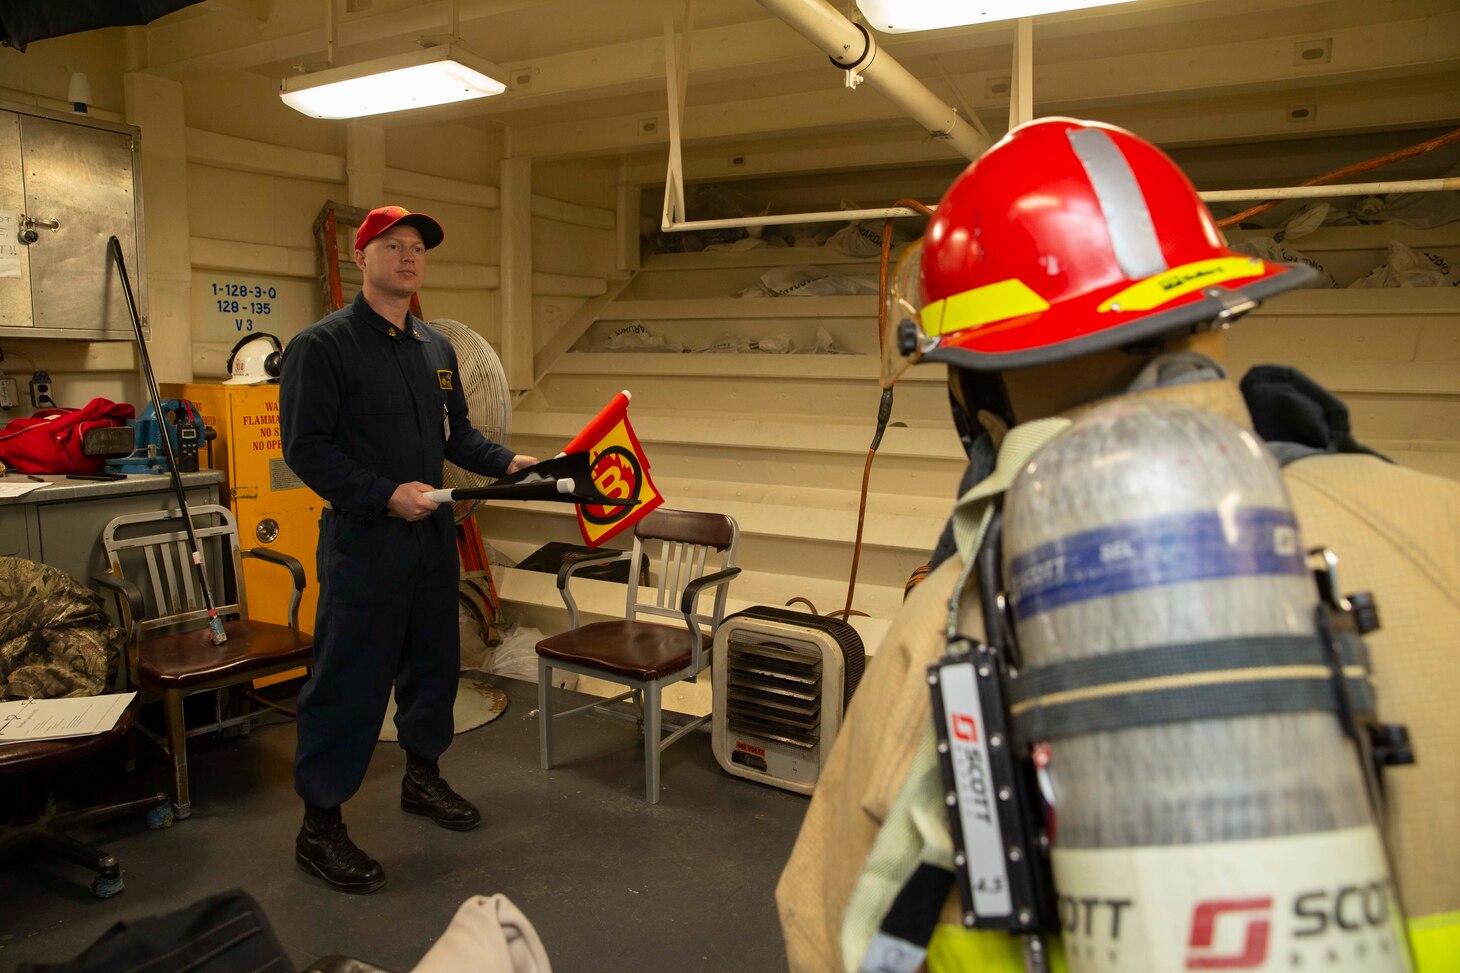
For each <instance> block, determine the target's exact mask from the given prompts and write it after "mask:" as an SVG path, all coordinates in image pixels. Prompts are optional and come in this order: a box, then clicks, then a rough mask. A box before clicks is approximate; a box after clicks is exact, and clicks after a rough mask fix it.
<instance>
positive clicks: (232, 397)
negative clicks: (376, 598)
mask: <svg viewBox="0 0 1460 973" xmlns="http://www.w3.org/2000/svg"><path fill="white" fill-rule="evenodd" d="M162 394H163V395H164V396H166V397H168V398H179V399H188V400H189V401H191V402H192V403H193V404H194V405H195V406H197V407H198V409H199V410H201V412H202V413H203V422H204V424H206V425H207V426H208V427H209V428H211V429H214V430H216V432H217V438H216V439H215V440H214V441H213V459H212V463H213V466H215V467H217V468H218V469H220V470H222V471H223V483H222V484H221V485H220V487H219V495H220V496H221V497H223V498H224V500H225V502H226V503H227V504H228V505H229V506H230V507H231V508H232V509H233V515H234V516H235V517H237V518H238V536H239V542H240V543H241V544H242V545H243V547H244V548H245V549H252V548H256V547H267V548H270V549H271V550H275V551H282V552H283V553H285V554H291V555H293V556H294V557H296V558H298V559H299V563H300V564H302V565H304V576H305V578H306V579H307V581H308V584H307V585H306V586H305V589H304V599H303V601H301V602H300V604H299V628H300V631H303V632H310V633H313V631H314V611H315V606H316V605H317V604H318V602H319V578H318V576H317V573H316V571H315V558H314V552H315V545H316V543H317V542H318V540H319V516H320V509H321V507H322V506H323V503H324V502H323V501H322V500H320V498H319V497H318V496H317V495H316V494H315V493H314V491H313V490H311V489H309V487H307V486H305V485H304V483H303V481H301V480H300V479H299V477H297V476H295V475H294V472H293V471H292V470H290V469H289V467H287V466H285V465H284V448H283V443H282V440H281V438H280V435H279V386H278V385H273V384H269V385H223V384H216V385H204V384H200V383H195V384H188V385H168V386H164V387H163V389H162ZM202 460H203V462H207V461H208V460H207V452H206V450H205V451H203V455H202ZM243 573H244V583H245V584H246V585H247V586H248V613H249V615H250V616H251V617H253V618H256V619H259V620H261V621H267V622H279V623H284V622H287V621H288V620H289V599H290V596H291V595H292V593H293V583H292V581H291V580H290V579H289V576H288V575H287V573H286V572H283V571H280V570H279V568H278V567H277V566H276V565H272V564H264V563H261V562H259V561H255V560H253V559H252V558H249V559H247V560H245V561H244V562H243ZM300 671H301V672H302V671H303V670H300ZM289 675H293V674H289ZM284 678H288V676H285V677H284ZM275 681H277V679H276V680H275Z"/></svg>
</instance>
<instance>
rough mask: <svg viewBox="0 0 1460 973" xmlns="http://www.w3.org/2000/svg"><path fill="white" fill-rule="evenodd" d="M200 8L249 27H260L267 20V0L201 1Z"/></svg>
mask: <svg viewBox="0 0 1460 973" xmlns="http://www.w3.org/2000/svg"><path fill="white" fill-rule="evenodd" d="M202 7H203V9H204V10H210V11H213V12H214V13H220V14H226V15H227V16H230V17H233V18H235V19H237V20H240V21H242V22H243V23H245V24H247V25H248V26H250V27H262V26H264V24H265V23H267V22H268V19H269V11H268V0H203V3H202Z"/></svg>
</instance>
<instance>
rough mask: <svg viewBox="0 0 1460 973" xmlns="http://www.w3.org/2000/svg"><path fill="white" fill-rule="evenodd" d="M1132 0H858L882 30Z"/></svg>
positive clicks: (976, 21)
mask: <svg viewBox="0 0 1460 973" xmlns="http://www.w3.org/2000/svg"><path fill="white" fill-rule="evenodd" d="M1130 2H1131V0H857V6H858V7H860V8H861V10H862V16H863V17H866V18H867V23H869V24H871V25H872V26H873V27H875V28H877V29H878V30H879V31H881V32H883V33H884V34H903V33H908V32H910V31H915V30H937V29H939V28H941V27H964V26H967V25H968V24H986V23H991V22H993V21H995V20H1014V19H1017V18H1019V17H1038V16H1039V15H1040V14H1052V13H1059V12H1060V11H1063V10H1084V9H1086V8H1087V7H1107V6H1110V5H1112V4H1117V3H1130Z"/></svg>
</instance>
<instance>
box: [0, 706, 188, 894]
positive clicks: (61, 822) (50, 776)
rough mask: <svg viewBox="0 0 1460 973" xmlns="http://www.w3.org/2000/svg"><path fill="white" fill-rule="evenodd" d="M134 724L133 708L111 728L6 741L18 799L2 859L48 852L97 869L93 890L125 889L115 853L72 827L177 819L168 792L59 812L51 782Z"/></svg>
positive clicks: (4, 759)
mask: <svg viewBox="0 0 1460 973" xmlns="http://www.w3.org/2000/svg"><path fill="white" fill-rule="evenodd" d="M131 728H132V710H131V709H128V710H126V711H124V712H123V713H122V717H121V719H119V720H118V721H117V725H116V726H114V727H112V728H111V729H110V730H108V731H107V732H105V733H97V734H93V735H92V736H85V737H72V738H70V739H65V740H24V741H21V742H18V743H7V744H5V745H4V746H0V777H5V778H8V779H10V780H11V783H8V784H7V785H6V788H5V789H6V791H7V792H9V794H10V795H11V796H12V798H13V806H12V810H11V815H10V823H4V824H0V863H4V862H8V861H11V860H14V859H17V858H20V857H21V856H23V855H27V854H45V855H50V856H53V857H57V858H61V859H63V860H65V861H68V862H71V863H73V864H76V865H80V866H82V867H83V868H89V869H91V870H92V871H94V872H96V879H95V881H93V882H92V884H91V891H92V892H93V893H95V894H96V895H97V896H98V897H99V898H103V899H105V898H109V897H111V896H113V895H116V894H117V893H118V892H120V891H122V887H123V883H122V866H121V863H120V862H118V861H117V859H116V858H115V857H113V856H112V855H110V854H108V853H107V852H105V851H103V850H102V849H100V848H96V847H94V846H92V845H88V844H86V843H85V842H82V841H80V840H78V839H76V838H73V837H71V836H70V835H69V834H68V833H67V832H69V831H72V830H74V829H76V828H80V827H83V826H85V825H95V824H102V823H105V822H107V821H116V820H119V819H121V818H125V817H129V816H133V815H135V816H136V817H138V818H141V817H142V816H143V815H144V814H145V815H146V818H147V824H148V826H149V827H156V828H161V827H166V826H167V825H169V824H171V823H172V814H171V810H172V809H171V808H170V807H168V806H167V805H168V797H167V795H166V794H163V793H161V792H158V793H155V794H152V795H149V796H148V797H143V798H140V799H138V800H133V801H123V802H121V803H119V804H102V805H98V806H95V807H87V808H82V809H80V810H75V811H62V812H59V813H58V812H57V811H56V810H55V808H54V807H53V806H51V805H50V802H49V801H48V798H49V796H50V789H51V785H52V784H53V783H54V781H55V780H56V778H57V776H58V775H59V774H61V773H63V772H64V771H65V770H66V769H67V767H68V766H71V765H74V764H75V763H76V762H77V761H79V760H81V759H82V758H83V757H86V756H88V755H89V754H92V753H95V752H96V751H98V750H101V749H102V748H103V747H106V746H107V745H108V744H111V743H113V742H115V741H117V740H119V739H121V738H122V737H124V736H126V735H127V731H129V730H130V729H131Z"/></svg>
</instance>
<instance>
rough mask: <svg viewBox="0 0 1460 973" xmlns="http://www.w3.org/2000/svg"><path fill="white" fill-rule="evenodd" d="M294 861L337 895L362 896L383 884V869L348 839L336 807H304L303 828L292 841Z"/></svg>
mask: <svg viewBox="0 0 1460 973" xmlns="http://www.w3.org/2000/svg"><path fill="white" fill-rule="evenodd" d="M294 860H295V861H296V862H298V863H299V867H300V868H302V869H303V870H304V871H306V872H308V873H309V874H311V875H318V876H319V877H320V878H322V879H324V880H325V881H326V882H328V883H330V884H331V885H333V886H334V887H335V888H337V889H339V890H340V891H341V892H354V893H356V894H357V895H364V894H365V893H367V892H374V891H375V890H376V889H378V888H380V887H381V886H382V885H384V884H385V869H383V868H381V867H380V862H378V861H376V860H375V859H374V858H371V857H370V856H369V855H367V854H365V853H364V852H363V851H361V850H360V849H359V847H358V846H357V845H356V844H355V843H354V842H353V841H351V840H350V836H349V834H348V833H346V831H345V822H344V820H343V819H342V818H341V817H340V809H339V808H338V807H332V808H321V807H311V806H310V805H308V804H306V805H304V827H303V828H300V829H299V837H298V838H297V839H295V841H294Z"/></svg>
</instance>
